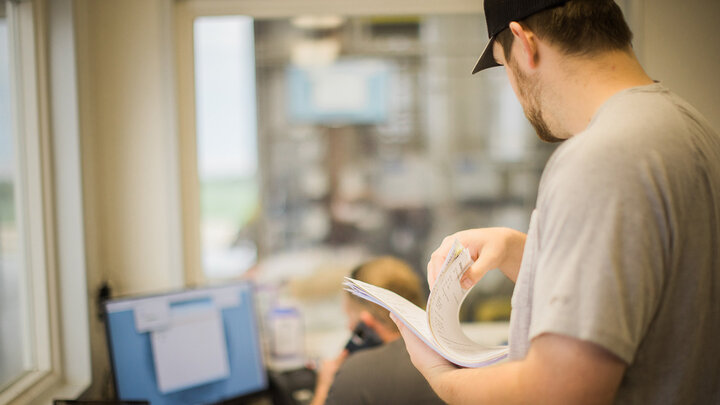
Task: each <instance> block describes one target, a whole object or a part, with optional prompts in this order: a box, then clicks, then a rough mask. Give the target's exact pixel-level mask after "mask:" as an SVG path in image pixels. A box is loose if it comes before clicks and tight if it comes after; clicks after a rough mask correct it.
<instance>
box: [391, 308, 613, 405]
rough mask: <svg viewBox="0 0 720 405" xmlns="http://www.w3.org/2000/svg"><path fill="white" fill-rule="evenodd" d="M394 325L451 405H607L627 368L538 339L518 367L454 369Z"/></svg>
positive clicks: (579, 347) (580, 347) (566, 342)
mask: <svg viewBox="0 0 720 405" xmlns="http://www.w3.org/2000/svg"><path fill="white" fill-rule="evenodd" d="M396 323H397V324H398V328H399V329H400V332H401V333H402V335H403V338H404V339H405V345H406V346H407V349H408V353H410V358H411V359H412V362H413V364H414V365H415V367H417V369H418V370H420V372H421V373H422V374H423V376H424V377H425V378H426V379H427V380H428V382H429V383H430V386H431V387H432V388H433V390H434V391H435V392H436V393H437V394H438V396H439V397H440V398H442V399H443V400H444V401H446V402H448V403H450V404H483V405H492V404H503V405H512V404H570V405H572V404H582V405H586V404H587V405H594V404H610V403H612V401H613V398H614V397H615V394H616V392H617V389H618V386H619V385H620V381H621V379H622V376H623V374H624V372H625V368H626V365H625V363H624V362H622V361H621V360H620V359H619V358H617V357H616V356H614V355H613V354H611V353H610V352H608V351H606V350H605V349H603V348H601V347H600V346H597V345H595V344H593V343H589V342H585V341H581V340H578V339H574V338H570V337H566V336H562V335H556V334H543V335H540V336H538V337H536V338H535V339H533V341H532V343H531V346H530V351H529V353H528V355H527V357H526V358H525V359H524V360H522V361H514V362H509V363H504V364H500V365H497V366H492V367H486V368H460V369H459V368H456V367H455V366H453V365H452V364H450V363H448V362H447V361H446V360H445V359H444V358H442V357H441V356H439V355H438V354H437V353H435V351H433V350H432V349H430V348H429V347H428V346H426V345H425V344H424V343H423V342H422V341H421V340H420V339H419V338H417V336H415V334H413V333H412V332H411V331H409V330H408V329H407V328H406V327H405V326H404V325H403V324H402V323H401V322H397V321H396Z"/></svg>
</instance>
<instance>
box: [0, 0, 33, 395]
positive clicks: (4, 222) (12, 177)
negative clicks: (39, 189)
mask: <svg viewBox="0 0 720 405" xmlns="http://www.w3.org/2000/svg"><path fill="white" fill-rule="evenodd" d="M10 61H11V57H10V35H9V29H8V18H7V14H6V5H5V3H4V2H3V3H0V359H2V361H0V390H1V389H3V388H5V387H7V386H9V385H10V384H11V383H12V382H14V381H16V380H18V379H19V378H20V377H22V376H23V375H24V374H25V373H27V372H28V371H30V370H32V369H33V368H35V367H36V364H37V363H36V359H35V358H34V356H33V353H34V351H33V350H32V349H33V348H32V344H31V342H32V339H31V338H30V337H31V336H32V324H31V322H28V319H29V313H30V301H29V286H28V279H27V272H26V271H24V267H23V261H24V259H23V240H22V234H21V229H20V221H19V218H18V207H19V204H18V203H19V201H20V195H19V187H18V186H19V179H20V173H19V171H18V163H19V162H18V145H17V142H16V140H17V137H16V136H14V130H13V127H14V125H13V124H14V123H15V120H13V114H12V112H13V110H14V109H16V108H17V106H14V105H13V100H11V99H12V97H11V95H12V90H11V79H10V71H11V66H10Z"/></svg>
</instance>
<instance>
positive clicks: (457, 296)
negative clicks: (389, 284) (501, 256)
mask: <svg viewBox="0 0 720 405" xmlns="http://www.w3.org/2000/svg"><path fill="white" fill-rule="evenodd" d="M472 263H473V260H472V258H471V257H470V252H469V251H468V250H467V249H466V248H464V247H463V246H462V245H461V244H460V243H459V242H458V241H455V243H454V244H453V247H452V248H451V249H450V252H449V253H448V256H447V258H446V259H445V263H444V264H443V268H442V269H441V270H440V274H439V275H438V278H437V280H435V285H434V286H433V289H432V291H431V292H430V298H429V299H428V309H427V314H428V326H429V328H430V331H431V333H432V335H433V339H434V340H435V341H436V342H437V343H438V345H440V346H441V347H442V348H443V349H445V350H446V351H447V352H449V353H450V354H452V356H453V357H454V358H456V359H457V360H458V362H457V364H463V365H472V366H483V365H488V364H492V363H495V362H497V361H499V360H502V359H504V358H505V357H506V356H507V348H505V347H486V346H483V345H481V344H479V343H476V342H473V341H472V340H470V339H469V338H468V337H467V336H465V333H464V332H463V331H462V328H461V327H460V318H459V312H460V306H461V305H462V302H463V300H464V299H465V297H466V296H467V294H468V292H469V291H470V290H469V289H468V290H466V289H463V288H462V287H461V286H460V279H461V278H462V275H463V274H464V273H465V271H466V270H467V269H468V268H470V266H471V265H472Z"/></svg>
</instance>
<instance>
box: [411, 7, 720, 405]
mask: <svg viewBox="0 0 720 405" xmlns="http://www.w3.org/2000/svg"><path fill="white" fill-rule="evenodd" d="M485 16H486V19H487V25H488V31H489V34H490V43H489V44H488V47H487V48H486V49H485V52H483V54H482V56H481V57H480V60H479V61H478V63H477V65H476V67H475V69H474V70H473V73H476V72H479V71H481V70H483V69H486V68H489V67H492V66H500V65H502V66H504V67H505V70H506V72H507V75H508V79H509V80H510V83H511V84H512V87H513V89H514V90H515V93H516V95H517V97H518V99H519V100H520V103H521V104H522V106H523V109H524V111H525V115H526V116H527V118H528V120H529V121H530V122H531V124H532V125H533V127H534V128H535V129H536V131H537V133H538V136H540V138H542V139H544V140H546V141H550V142H561V141H562V142H564V143H563V144H562V145H560V146H559V147H558V149H557V150H556V151H555V153H554V154H553V156H552V157H551V159H550V160H549V161H548V164H547V166H546V168H545V171H544V173H543V178H542V180H541V183H540V189H539V192H538V200H537V206H536V209H535V211H534V212H533V215H532V218H531V221H530V227H529V230H528V233H527V234H524V233H521V232H518V231H514V230H510V229H505V228H491V229H473V230H467V231H462V232H458V233H456V234H454V235H451V236H449V237H448V238H446V239H445V240H444V241H443V243H442V244H441V246H440V247H439V248H438V249H437V250H436V251H435V252H434V253H433V255H432V257H431V260H430V263H428V281H429V282H430V285H431V286H432V285H433V282H434V280H435V278H436V276H437V274H436V273H437V271H438V270H439V268H440V265H441V263H442V262H443V260H444V258H445V256H446V255H447V253H448V251H449V249H450V246H451V245H452V243H453V241H454V240H455V239H457V240H459V241H460V242H461V243H462V244H464V245H465V246H466V247H468V248H469V249H470V251H471V253H472V255H473V258H474V259H475V262H474V264H473V265H472V267H471V268H470V269H469V270H468V271H467V272H466V274H465V275H464V277H463V279H462V280H461V281H460V283H461V284H462V286H463V287H464V288H470V287H471V286H472V285H474V284H475V283H476V282H477V281H478V280H479V279H480V278H481V277H482V276H483V275H484V274H485V273H486V272H487V271H489V270H491V269H494V268H499V269H500V270H501V271H503V273H504V274H505V275H506V276H507V277H508V278H510V279H511V280H513V281H514V282H515V291H514V293H513V298H512V306H513V309H512V315H511V320H510V357H511V361H510V362H507V363H505V364H502V365H498V366H493V367H488V368H482V369H460V368H457V367H455V366H453V365H451V364H450V363H448V362H447V361H445V360H444V359H443V358H442V357H440V356H438V355H437V354H436V353H435V352H434V351H432V350H431V349H429V348H428V347H427V346H425V345H424V344H423V343H422V341H420V340H419V339H418V338H417V337H415V335H414V334H412V333H411V332H409V331H408V330H407V329H406V328H405V327H403V326H402V325H401V324H400V325H399V326H400V331H401V333H402V334H403V337H404V339H405V343H406V345H407V348H408V352H409V353H410V355H411V358H412V360H413V364H415V366H416V367H417V368H418V369H419V370H420V372H421V373H422V374H423V376H424V377H425V378H426V379H427V380H428V382H429V383H430V385H431V386H432V388H433V389H434V390H435V391H436V392H437V393H438V395H439V396H440V397H441V398H442V399H443V400H445V401H447V402H450V403H478V404H515V403H522V404H527V403H547V404H596V403H597V404H607V403H617V404H720V347H719V346H718V337H720V304H718V302H719V301H718V300H719V299H720V137H719V136H718V135H717V133H716V132H714V131H713V130H712V129H711V128H710V126H709V125H708V123H707V122H706V120H705V119H704V118H703V117H702V116H701V115H700V114H699V113H698V112H697V111H696V110H695V109H694V108H693V107H692V106H690V105H688V104H687V103H686V102H684V101H683V100H681V99H680V98H679V97H677V96H676V95H675V94H673V93H672V92H670V91H669V90H667V89H666V88H665V87H664V86H662V85H661V84H660V83H656V82H654V81H653V80H651V79H650V77H648V75H647V74H646V73H645V72H644V70H643V68H642V67H641V66H640V64H639V63H638V61H637V59H636V57H635V55H634V52H633V50H632V47H631V39H632V34H631V32H630V30H629V29H628V27H627V24H626V23H625V21H624V19H623V16H622V13H621V11H620V9H619V8H618V7H617V5H616V4H615V3H614V2H613V1H612V0H568V1H558V0H554V1H553V0H537V1H529V0H528V1H521V0H485Z"/></svg>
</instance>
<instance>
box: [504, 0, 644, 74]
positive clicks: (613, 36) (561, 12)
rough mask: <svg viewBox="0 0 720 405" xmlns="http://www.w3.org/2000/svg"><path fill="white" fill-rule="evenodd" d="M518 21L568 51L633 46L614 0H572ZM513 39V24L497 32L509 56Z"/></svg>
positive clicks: (594, 51)
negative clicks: (511, 28)
mask: <svg viewBox="0 0 720 405" xmlns="http://www.w3.org/2000/svg"><path fill="white" fill-rule="evenodd" d="M518 22H519V23H520V24H521V25H523V27H526V28H528V29H529V30H530V31H532V32H534V33H535V34H536V35H537V36H538V37H539V38H542V39H544V40H546V41H549V42H550V43H551V44H553V45H555V46H557V47H558V48H559V49H560V50H561V51H562V52H564V53H565V54H567V55H575V56H584V55H594V54H597V53H600V52H607V51H625V50H629V49H630V47H631V46H632V37H633V34H632V31H630V27H628V25H627V23H626V22H625V18H624V17H623V14H622V10H620V7H619V6H618V5H617V4H616V3H615V1H614V0H570V1H568V2H567V3H565V4H564V5H562V6H558V7H554V8H551V9H548V10H545V11H541V12H539V13H536V14H533V15H531V16H530V17H528V18H526V19H524V20H522V21H518ZM513 40H514V36H513V34H512V32H511V31H510V29H509V28H505V29H504V30H502V31H501V32H500V33H499V34H498V35H497V38H496V41H498V42H499V43H500V45H501V46H502V47H503V52H504V54H505V59H506V60H510V49H511V48H512V43H513Z"/></svg>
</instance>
